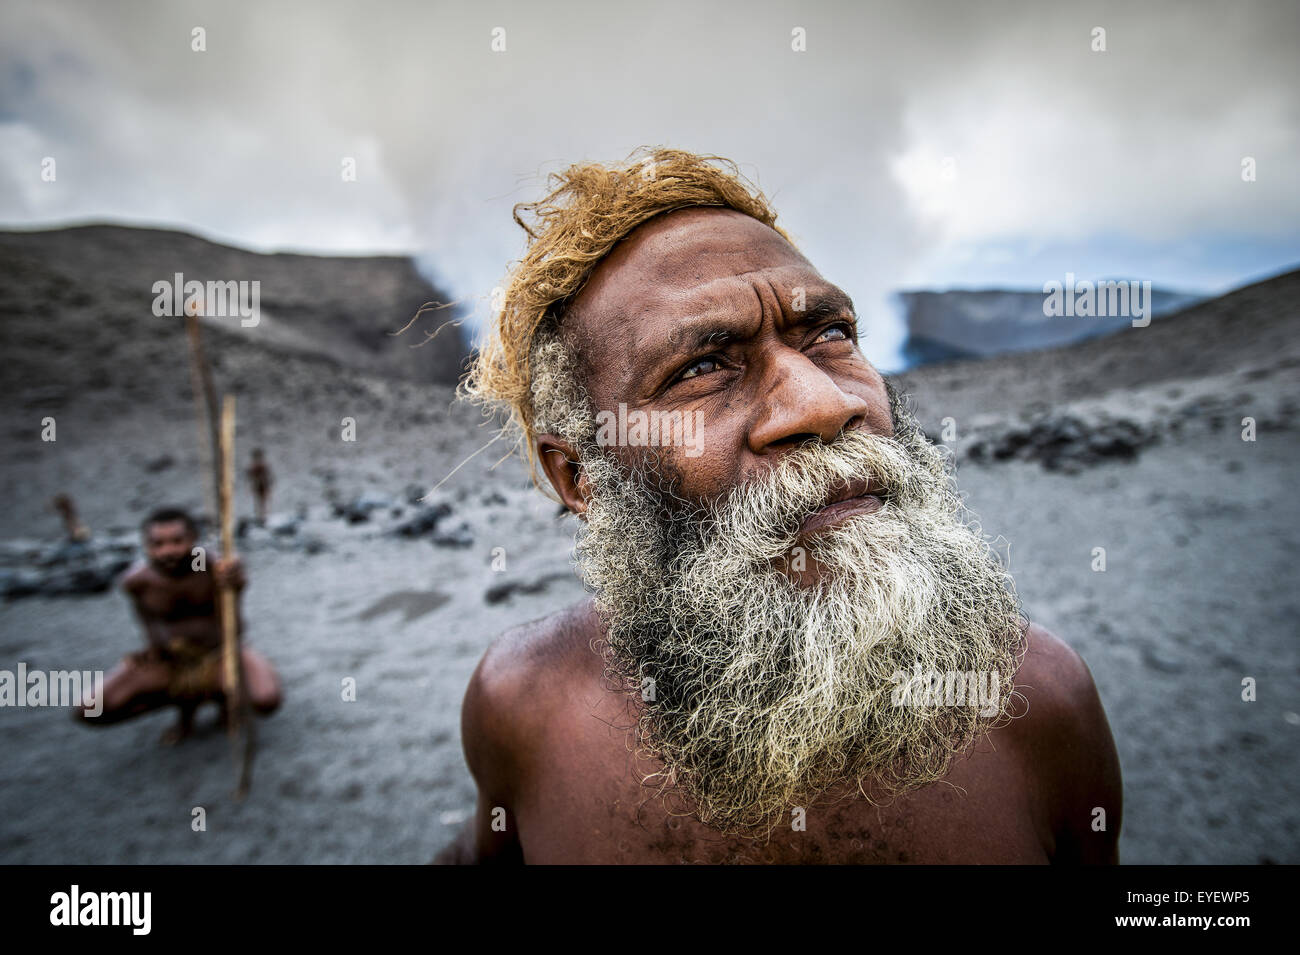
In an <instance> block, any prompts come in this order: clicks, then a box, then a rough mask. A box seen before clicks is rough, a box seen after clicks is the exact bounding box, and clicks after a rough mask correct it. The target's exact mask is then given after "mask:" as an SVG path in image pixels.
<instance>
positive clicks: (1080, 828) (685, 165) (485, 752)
mask: <svg viewBox="0 0 1300 955" xmlns="http://www.w3.org/2000/svg"><path fill="white" fill-rule="evenodd" d="M549 185H550V186H551V187H552V188H551V191H550V193H549V194H548V195H547V196H546V197H545V198H543V199H542V200H540V201H538V202H533V203H523V204H521V205H520V206H517V207H516V209H515V219H516V221H517V222H518V223H519V224H520V225H522V226H523V227H524V229H525V231H526V232H527V233H528V247H527V251H526V253H525V255H524V257H523V259H522V260H521V261H520V262H519V263H518V264H517V265H516V267H515V269H514V271H513V272H512V274H511V277H510V281H509V284H508V287H507V288H506V293H505V296H504V299H503V308H502V310H501V312H500V313H499V314H498V315H496V316H495V318H494V323H493V325H492V327H491V328H490V329H489V334H488V337H487V339H486V341H485V344H484V346H483V347H482V348H481V350H480V352H479V355H478V357H477V359H476V364H475V365H474V367H473V368H472V369H471V371H470V373H469V375H468V376H467V378H466V381H465V382H464V385H463V387H464V391H465V392H466V393H467V395H468V396H469V397H471V398H473V399H477V400H478V401H481V402H483V403H484V404H485V405H486V406H487V407H488V408H491V409H494V410H499V411H503V412H504V413H505V414H506V416H507V417H508V420H509V428H510V429H511V430H513V432H514V434H515V435H516V436H517V438H518V440H519V443H520V447H521V449H522V450H523V452H524V453H526V455H527V457H528V460H529V463H530V465H531V466H532V468H533V474H534V478H535V480H537V481H538V484H539V486H540V487H546V486H549V488H550V490H551V491H553V492H554V494H555V495H556V496H557V497H558V499H559V501H560V502H562V503H563V505H564V507H566V508H567V509H568V510H569V511H571V512H573V513H574V514H575V515H577V516H578V517H579V519H580V522H581V529H580V531H579V535H578V540H577V545H576V550H575V553H576V557H577V561H578V565H579V569H580V572H581V574H582V576H583V579H584V581H585V583H586V585H587V587H588V590H589V592H590V596H589V597H588V598H587V599H585V600H584V601H582V602H581V603H579V604H577V605H575V606H573V607H570V608H568V609H566V610H564V611H562V612H560V613H557V614H555V615H553V616H550V617H547V618H545V619H541V620H537V621H534V622H532V623H528V624H525V625H523V626H521V627H518V628H516V629H514V630H511V631H509V632H508V633H506V634H505V635H503V636H501V637H500V638H499V639H497V640H496V642H495V643H493V645H492V646H491V647H490V649H489V650H488V651H487V653H486V654H485V655H484V657H483V659H482V661H481V662H480V664H479V666H478V668H477V669H476V671H475V672H474V675H473V677H472V678H471V681H470V685H469V688H468V690H467V692H466V694H465V699H464V704H463V709H462V737H463V744H464V749H465V756H466V760H467V762H468V764H469V768H470V770H471V772H472V773H473V776H474V779H475V782H476V783H477V786H478V805H477V809H476V812H475V814H474V817H473V818H472V819H471V820H470V822H469V824H468V825H467V826H466V828H465V830H464V831H463V832H462V833H461V834H460V836H459V837H458V838H457V839H456V840H455V841H454V842H453V843H452V844H450V845H449V846H448V847H447V848H446V849H444V850H443V851H442V853H440V855H439V861H447V862H543V863H550V862H598V863H605V862H611V863H616V862H726V861H738V862H918V863H1021V862H1049V861H1052V862H1074V863H1102V862H1115V861H1118V837H1119V829H1120V822H1121V784H1120V771H1119V762H1118V759H1117V756H1116V752H1115V746H1114V743H1113V741H1112V738H1111V733H1110V729H1109V726H1108V725H1107V721H1106V716H1105V713H1104V712H1103V709H1102V706H1101V703H1100V700H1099V698H1098V695H1097V691H1096V689H1095V687H1094V685H1093V680H1092V677H1091V675H1090V673H1089V671H1088V669H1087V667H1086V666H1085V664H1084V663H1083V661H1082V660H1081V659H1080V658H1079V656H1078V655H1077V654H1076V653H1075V652H1074V651H1073V650H1071V649H1070V648H1069V647H1068V646H1067V645H1066V644H1065V643H1064V642H1062V641H1061V640H1060V639H1058V638H1057V637H1055V636H1053V635H1052V634H1051V633H1049V632H1048V631H1046V630H1045V629H1043V628H1042V627H1041V626H1038V625H1035V624H1031V623H1029V622H1028V621H1027V620H1026V619H1025V618H1024V617H1023V616H1022V615H1021V613H1020V605H1019V601H1018V599H1017V597H1016V595H1015V592H1014V589H1013V586H1012V581H1011V580H1010V578H1009V577H1008V575H1007V574H1006V573H1005V571H1004V570H1003V569H1002V567H1001V566H1000V564H999V563H998V561H997V560H996V557H995V555H994V554H993V553H992V551H991V550H990V548H989V546H988V544H987V543H986V541H985V540H984V539H983V537H982V536H981V535H980V534H978V533H977V532H976V531H974V530H973V529H972V528H971V521H970V518H969V516H968V515H967V514H966V513H965V512H964V511H963V508H962V505H961V502H960V500H959V498H958V497H957V495H956V492H955V489H954V487H953V484H952V481H951V479H950V478H951V476H950V474H949V472H948V468H947V464H946V459H945V458H944V457H943V456H941V454H940V452H939V450H938V449H936V448H935V447H934V446H933V445H931V444H930V442H929V441H928V440H927V439H926V437H925V435H924V434H923V433H922V432H921V430H920V429H919V428H918V426H917V424H916V423H915V421H914V419H913V418H912V416H911V415H910V413H909V411H908V410H907V408H906V407H905V406H904V404H903V402H902V401H901V399H900V396H899V395H897V394H896V393H895V391H894V390H893V388H892V387H891V385H890V384H889V383H888V382H886V381H885V379H884V378H882V377H881V375H880V374H879V373H878V372H877V371H876V370H875V368H873V367H872V366H871V365H870V364H869V363H868V362H867V361H866V360H865V358H864V357H863V354H862V351H861V350H860V348H859V346H858V323H857V317H856V315H855V313H854V309H853V303H852V302H851V301H850V299H849V297H848V296H847V295H846V294H845V293H844V292H843V291H842V290H841V289H839V288H838V287H836V286H835V285H833V284H831V283H830V282H829V281H827V280H826V279H825V278H823V277H822V275H821V274H820V273H819V272H818V271H817V270H816V269H815V268H814V267H813V265H812V264H811V263H809V262H808V260H807V259H805V258H804V257H803V255H802V254H800V252H799V250H798V249H797V248H796V247H795V245H794V243H793V242H792V241H791V239H790V237H789V236H788V235H787V234H786V232H785V231H784V230H783V229H782V228H780V227H779V226H778V225H777V224H776V214H775V212H774V211H773V210H772V208H771V207H770V206H769V204H768V202H767V200H766V199H765V198H764V196H763V195H762V194H761V193H760V192H759V191H758V190H757V189H756V188H754V187H753V186H752V185H751V184H750V183H749V182H748V181H746V180H745V179H743V178H742V177H740V176H739V175H738V173H737V171H736V168H735V165H734V164H733V163H731V162H730V161H728V160H724V159H721V158H720V157H714V156H699V155H695V154H692V153H688V152H684V151H680V150H673V149H655V150H651V151H648V152H645V153H644V154H642V155H639V156H638V155H635V154H634V156H633V157H632V158H630V159H629V160H627V161H626V162H623V163H617V164H610V165H603V164H597V163H583V164H578V165H574V166H571V167H569V168H568V169H567V170H566V171H565V172H563V173H560V174H556V175H555V176H553V177H552V179H551V181H550V184H549ZM624 407H626V409H627V413H628V414H631V413H633V412H650V411H657V412H660V413H663V414H676V413H680V414H681V415H682V416H683V419H684V420H685V419H692V420H697V421H698V422H699V433H700V435H701V436H702V439H701V440H700V441H699V442H698V444H697V448H695V449H691V450H698V453H695V454H691V455H688V454H687V453H686V452H687V450H688V448H687V447H685V446H684V445H681V444H678V445H673V444H671V443H669V444H667V445H664V444H663V443H660V445H659V446H657V447H656V446H646V445H645V444H642V443H636V442H626V443H620V442H614V443H612V444H611V443H610V442H609V441H607V440H597V435H596V420H597V416H598V415H602V414H603V415H608V414H611V413H616V412H622V410H623V408H624ZM899 674H925V675H930V674H937V675H940V677H942V676H943V675H945V674H949V675H951V674H962V675H964V678H965V679H967V680H969V679H970V678H972V677H974V678H976V679H978V680H980V681H981V682H980V683H979V685H980V686H982V687H992V688H995V693H996V696H995V698H992V699H987V698H985V699H979V698H978V697H987V693H980V694H973V696H974V697H976V698H973V699H962V700H953V699H948V698H946V697H945V696H944V695H942V694H935V693H931V692H925V693H922V692H919V687H913V688H912V689H913V691H914V692H910V693H908V694H907V699H906V700H905V701H901V702H900V701H899V700H898V698H897V697H898V694H897V693H896V691H897V689H898V685H899V683H898V679H897V677H898V675H899ZM891 678H892V679H891ZM926 680H927V684H926V685H929V686H933V685H935V684H934V683H933V682H930V678H929V676H927V677H926ZM891 697H892V699H891ZM990 704H991V705H990Z"/></svg>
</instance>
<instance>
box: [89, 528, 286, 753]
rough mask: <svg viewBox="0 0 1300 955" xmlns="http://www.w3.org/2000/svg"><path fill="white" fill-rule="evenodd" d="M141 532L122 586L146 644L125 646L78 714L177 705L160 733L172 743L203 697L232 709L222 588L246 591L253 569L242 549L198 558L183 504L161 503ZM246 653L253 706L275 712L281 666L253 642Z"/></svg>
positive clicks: (118, 715) (113, 716) (105, 721)
mask: <svg viewBox="0 0 1300 955" xmlns="http://www.w3.org/2000/svg"><path fill="white" fill-rule="evenodd" d="M141 534H142V535H143V537H144V549H145V560H143V561H141V562H140V563H138V564H136V565H135V566H134V567H132V568H131V569H129V570H128V571H127V572H126V573H125V574H124V575H123V577H122V581H121V586H122V590H123V592H124V593H125V594H126V596H127V597H128V598H129V599H130V601H131V604H132V606H133V607H134V608H135V612H136V616H137V617H138V618H139V620H140V624H141V626H142V627H143V629H144V639H145V649H144V650H141V651H139V652H136V653H130V654H127V656H126V657H125V658H124V659H123V660H122V662H121V663H120V664H118V666H117V667H116V668H115V669H114V670H113V671H112V672H111V673H109V675H108V677H107V679H106V680H105V681H104V688H103V696H102V698H100V699H96V700H94V701H92V703H91V704H90V705H88V706H84V707H82V708H81V709H80V710H78V716H79V718H80V719H81V720H82V721H83V722H84V723H85V724H86V725H88V726H106V725H109V724H112V723H117V722H120V721H122V720H125V719H130V718H132V717H135V716H140V715H142V714H144V713H149V712H152V711H154V710H156V709H159V708H160V707H165V706H175V707H176V708H177V713H178V717H177V722H176V725H175V726H173V727H171V728H170V729H168V730H166V731H165V732H164V733H163V736H162V740H161V742H162V743H164V744H165V745H171V744H175V743H179V742H181V741H183V740H184V739H186V738H187V737H188V736H189V735H190V734H191V733H192V732H193V729H194V717H195V713H196V712H197V711H198V709H199V707H200V706H201V705H202V704H203V703H205V702H209V701H210V702H214V703H216V704H217V706H218V707H219V709H220V712H221V717H220V719H221V720H222V721H223V722H224V721H225V720H226V719H227V718H228V717H229V713H228V712H227V707H226V696H227V686H226V678H225V674H224V672H223V668H222V665H221V632H222V621H221V604H220V602H219V601H218V600H217V588H218V586H219V585H220V586H226V587H231V588H233V589H234V590H235V591H236V592H237V593H238V594H240V595H242V593H243V589H244V586H245V584H246V583H247V577H246V574H245V572H244V565H243V561H241V560H240V559H239V558H238V557H229V558H221V559H218V560H217V561H215V562H214V564H213V566H212V567H210V568H209V567H208V566H207V564H206V561H203V562H202V563H201V564H199V563H198V562H197V561H196V559H195V550H196V545H197V544H198V540H199V531H198V525H197V524H196V523H195V522H194V520H193V518H191V517H190V516H189V514H187V513H186V512H185V511H182V510H179V509H175V508H163V509H160V510H158V511H155V512H154V513H152V514H150V515H149V517H147V518H146V519H145V521H144V524H143V526H142V527H141ZM237 607H238V605H237ZM240 655H241V664H242V666H243V672H244V680H245V687H246V690H247V692H248V695H249V696H248V699H249V703H250V704H251V706H252V709H253V711H254V712H256V713H259V714H262V715H266V714H269V713H272V712H274V711H275V710H276V709H277V708H278V707H279V705H280V700H281V691H280V678H279V676H278V675H277V674H276V672H275V669H274V668H273V667H272V666H271V663H270V661H268V660H267V659H266V658H265V657H264V656H262V655H261V654H260V653H258V652H257V651H255V650H252V649H250V648H249V647H247V646H244V647H243V648H242V649H241V652H240Z"/></svg>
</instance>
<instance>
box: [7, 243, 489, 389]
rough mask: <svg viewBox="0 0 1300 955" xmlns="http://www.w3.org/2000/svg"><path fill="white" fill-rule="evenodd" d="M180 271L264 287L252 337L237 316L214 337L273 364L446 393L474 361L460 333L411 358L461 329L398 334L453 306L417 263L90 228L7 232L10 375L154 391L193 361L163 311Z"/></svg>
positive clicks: (179, 328)
mask: <svg viewBox="0 0 1300 955" xmlns="http://www.w3.org/2000/svg"><path fill="white" fill-rule="evenodd" d="M176 273H180V274H181V275H182V276H183V277H184V280H185V281H189V280H191V279H193V280H197V281H200V282H204V283H206V282H209V281H213V282H226V281H247V282H252V281H257V282H258V283H260V284H259V290H260V293H259V308H260V315H259V320H258V322H257V324H256V325H252V326H250V327H245V326H244V325H243V323H242V322H241V319H240V318H239V317H238V316H237V315H235V316H229V317H215V316H214V317H210V318H205V319H204V325H205V328H207V329H210V330H211V332H210V333H211V334H217V335H222V336H224V335H230V336H236V337H239V338H241V339H243V340H246V341H249V342H251V343H253V344H255V345H256V346H258V347H259V348H263V349H267V350H269V351H272V352H279V353H287V354H294V355H302V356H304V357H315V358H320V359H325V360H327V361H328V362H330V363H332V364H334V365H337V366H340V367H342V368H348V369H352V370H355V371H361V372H368V373H370V374H375V375H382V376H384V377H389V378H398V379H406V380H410V381H416V382H422V383H441V384H454V383H455V382H456V380H457V378H458V377H459V375H460V370H461V365H462V363H463V362H464V360H465V357H466V355H467V354H468V349H467V347H466V344H465V342H464V340H463V339H462V337H461V335H460V334H459V328H457V327H451V328H447V329H444V330H443V331H442V333H441V334H439V335H438V337H437V339H436V340H434V341H430V342H429V343H428V344H427V345H425V346H423V347H419V348H416V347H412V346H415V345H419V344H420V343H421V342H422V341H424V340H425V338H426V337H427V335H428V334H431V333H432V332H433V330H434V329H436V328H437V327H438V325H439V324H440V323H442V322H444V321H446V320H447V319H448V318H454V317H455V315H454V313H453V310H452V309H443V310H441V311H437V312H431V313H427V314H426V315H425V316H423V317H422V318H421V319H420V320H419V321H417V322H416V323H415V324H414V325H413V326H412V327H411V329H410V330H409V331H407V332H406V333H404V334H402V335H397V334H396V333H397V332H398V331H399V330H400V329H401V328H403V326H405V325H406V324H407V323H408V322H409V321H410V320H411V319H412V317H413V316H414V315H415V313H416V311H417V310H418V309H419V308H420V306H422V305H424V304H425V303H427V302H435V301H436V302H448V301H450V296H449V295H448V294H447V293H445V292H442V291H440V290H438V289H435V288H434V287H433V286H431V285H430V284H429V283H428V282H427V281H425V279H423V278H422V277H421V276H420V275H419V273H417V272H416V270H415V266H414V264H413V263H412V261H411V260H410V259H409V258H401V257H397V256H373V257H352V256H318V255H293V254H288V253H276V254H270V255H266V254H261V253H257V252H249V251H246V250H243V249H236V248H232V247H230V246H225V245H219V244H217V243H215V242H209V241H208V240H206V239H201V238H199V237H198V236H194V235H190V234H188V233H184V232H169V231H163V230H160V229H133V228H127V227H122V226H110V225H90V226H80V227H75V228H68V229H53V230H48V231H33V232H0V275H3V277H4V278H3V281H0V314H3V315H4V317H5V336H6V339H7V343H8V344H10V345H20V346H25V347H21V348H20V349H19V351H20V354H21V358H22V360H21V362H20V363H19V364H18V366H17V367H16V368H12V369H10V371H11V372H12V373H15V374H16V375H17V376H18V378H17V381H18V382H21V383H24V384H25V383H26V382H27V381H28V380H29V379H32V378H36V379H40V380H46V381H57V380H60V378H61V377H62V378H66V377H70V376H73V375H75V376H76V377H77V378H78V379H79V380H82V381H85V380H89V381H91V382H94V383H97V384H101V385H102V386H109V387H111V386H112V385H113V384H114V383H116V382H133V385H131V386H127V387H133V388H134V389H137V390H144V388H147V384H146V383H147V382H150V381H152V380H154V379H155V378H156V377H157V375H158V372H159V370H160V369H159V368H158V367H157V363H158V362H159V361H165V359H166V357H167V356H169V355H172V356H175V355H180V356H184V354H185V342H184V322H183V320H182V319H180V318H170V317H158V316H156V315H154V313H153V303H154V299H155V297H156V296H155V293H154V292H153V290H152V289H153V284H154V283H155V282H158V281H167V282H173V281H174V278H175V275H176ZM52 313H53V314H57V315H58V322H57V323H55V322H52V321H51V320H50V317H51V314H52ZM65 351H66V354H65V353H64V352H65ZM182 383H184V382H182Z"/></svg>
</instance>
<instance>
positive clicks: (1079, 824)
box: [1014, 624, 1123, 862]
mask: <svg viewBox="0 0 1300 955" xmlns="http://www.w3.org/2000/svg"><path fill="white" fill-rule="evenodd" d="M1026 636H1027V648H1026V652H1025V658H1024V661H1023V663H1022V664H1021V667H1020V672H1019V673H1018V674H1017V676H1016V689H1017V691H1018V692H1019V693H1020V695H1021V696H1022V697H1023V698H1024V701H1025V702H1024V703H1023V704H1022V705H1021V706H1020V712H1021V715H1020V717H1019V718H1018V719H1017V720H1016V721H1015V723H1014V726H1015V730H1014V732H1015V735H1016V736H1017V737H1018V738H1019V740H1020V742H1021V745H1022V746H1023V749H1024V752H1025V754H1026V756H1027V758H1028V759H1029V766H1028V771H1029V774H1030V775H1031V776H1032V777H1033V778H1034V779H1035V781H1036V784H1037V786H1036V788H1038V789H1039V790H1040V792H1041V793H1042V794H1043V796H1044V797H1045V799H1046V802H1047V805H1048V811H1049V814H1050V816H1051V818H1052V823H1053V827H1054V829H1055V830H1056V832H1057V842H1058V857H1059V858H1061V859H1062V860H1065V859H1073V860H1074V861H1081V862H1106V861H1113V859H1112V856H1115V855H1116V853H1117V851H1118V850H1117V840H1118V835H1119V826H1120V820H1121V813H1122V796H1123V787H1122V783H1121V777H1120V766H1119V756H1118V754H1117V753H1116V750H1115V742H1114V738H1113V737H1112V735H1111V730H1110V724H1109V722H1108V720H1107V719H1106V711H1105V708H1104V707H1103V706H1102V703H1101V697H1100V695H1099V694H1098V693H1097V686H1096V683H1095V682H1094V681H1093V678H1092V672H1091V671H1090V670H1089V669H1088V665H1087V664H1086V663H1085V662H1084V661H1083V658H1082V657H1081V656H1079V654H1078V652H1076V651H1075V650H1074V649H1073V648H1072V647H1070V646H1069V645H1068V644H1067V643H1066V642H1065V641H1064V640H1062V639H1061V638H1060V637H1058V636H1056V635H1055V634H1053V633H1052V632H1051V631H1049V630H1047V629H1046V628H1044V627H1042V626H1040V625H1037V624H1030V626H1029V628H1028V631H1027V634H1026ZM1098 809H1100V810H1103V813H1101V814H1099V813H1098V812H1097V810H1098ZM1101 826H1104V827H1105V828H1100V827H1101Z"/></svg>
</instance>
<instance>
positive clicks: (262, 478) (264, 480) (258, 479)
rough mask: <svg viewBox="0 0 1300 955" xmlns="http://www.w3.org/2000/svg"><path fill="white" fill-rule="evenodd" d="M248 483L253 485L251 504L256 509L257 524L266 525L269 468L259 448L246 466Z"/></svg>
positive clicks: (269, 487) (268, 502)
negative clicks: (252, 503) (250, 462)
mask: <svg viewBox="0 0 1300 955" xmlns="http://www.w3.org/2000/svg"><path fill="white" fill-rule="evenodd" d="M248 481H249V483H250V484H252V485H253V502H254V506H255V507H256V508H257V523H259V524H265V523H266V512H267V508H268V505H269V504H270V501H271V483H272V481H271V468H270V466H269V465H267V463H266V458H265V457H263V456H262V449H261V448H254V449H253V463H252V464H250V465H249V466H248Z"/></svg>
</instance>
